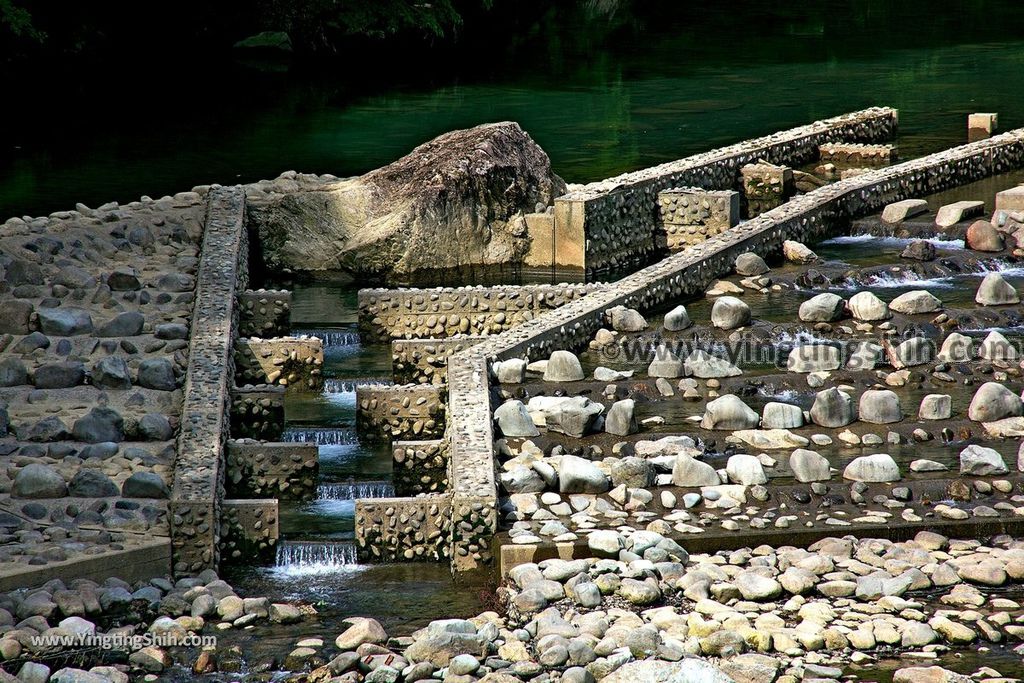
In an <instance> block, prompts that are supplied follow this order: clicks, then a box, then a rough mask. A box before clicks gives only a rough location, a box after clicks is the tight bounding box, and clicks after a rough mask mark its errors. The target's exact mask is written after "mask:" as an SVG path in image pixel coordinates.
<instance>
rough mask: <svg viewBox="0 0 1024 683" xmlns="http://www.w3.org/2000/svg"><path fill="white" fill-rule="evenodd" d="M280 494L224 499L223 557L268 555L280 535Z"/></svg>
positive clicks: (222, 513)
mask: <svg viewBox="0 0 1024 683" xmlns="http://www.w3.org/2000/svg"><path fill="white" fill-rule="evenodd" d="M278 520H279V515H278V507H277V499H276V498H251V499H246V500H238V499H232V498H226V499H224V504H223V506H222V509H221V545H220V554H221V557H224V558H230V559H238V558H241V557H245V558H252V557H260V556H267V555H269V554H270V552H271V551H272V550H273V549H274V548H275V547H276V546H277V541H278V539H279V538H280V530H279V527H278Z"/></svg>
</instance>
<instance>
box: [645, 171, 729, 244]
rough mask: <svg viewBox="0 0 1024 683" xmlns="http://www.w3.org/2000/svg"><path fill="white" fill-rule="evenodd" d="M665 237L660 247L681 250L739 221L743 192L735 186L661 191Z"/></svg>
mask: <svg viewBox="0 0 1024 683" xmlns="http://www.w3.org/2000/svg"><path fill="white" fill-rule="evenodd" d="M658 215H659V218H660V220H661V226H662V231H661V232H662V233H663V235H664V236H663V237H658V238H656V242H657V243H658V247H659V249H660V248H665V249H668V250H669V251H679V250H680V249H685V248H686V247H688V246H689V245H691V244H697V243H698V242H703V241H704V240H706V239H707V238H708V237H710V236H711V235H717V234H718V233H720V232H723V231H725V230H728V229H729V228H731V227H733V226H734V225H736V224H737V223H739V221H740V195H739V192H736V191H735V190H702V189H700V188H696V187H685V188H677V189H672V190H665V191H664V192H660V193H658Z"/></svg>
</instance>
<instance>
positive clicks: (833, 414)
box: [811, 387, 857, 429]
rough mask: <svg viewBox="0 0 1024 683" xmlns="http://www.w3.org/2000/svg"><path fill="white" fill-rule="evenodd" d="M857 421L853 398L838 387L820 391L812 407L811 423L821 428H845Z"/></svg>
mask: <svg viewBox="0 0 1024 683" xmlns="http://www.w3.org/2000/svg"><path fill="white" fill-rule="evenodd" d="M856 419H857V410H856V408H855V406H854V403H853V398H851V397H850V395H849V394H847V393H846V392H845V391H840V390H839V389H837V388H836V387H832V388H830V389H825V390H824V391H819V392H818V394H817V395H816V396H815V397H814V404H813V405H812V406H811V422H813V423H814V424H816V425H819V426H821V427H828V428H830V429H835V428H837V427H845V426H846V425H848V424H850V423H852V422H853V421H854V420H856Z"/></svg>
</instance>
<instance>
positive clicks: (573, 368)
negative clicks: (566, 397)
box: [544, 351, 584, 382]
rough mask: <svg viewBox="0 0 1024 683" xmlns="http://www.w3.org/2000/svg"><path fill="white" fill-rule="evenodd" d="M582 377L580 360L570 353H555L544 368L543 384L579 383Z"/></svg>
mask: <svg viewBox="0 0 1024 683" xmlns="http://www.w3.org/2000/svg"><path fill="white" fill-rule="evenodd" d="M583 376H584V375H583V366H582V365H580V359H579V358H577V357H576V354H575V353H573V352H571V351H555V352H554V353H552V354H551V357H550V358H548V364H547V366H545V368H544V381H545V382H579V381H580V380H582V379H583Z"/></svg>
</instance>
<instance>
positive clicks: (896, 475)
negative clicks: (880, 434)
mask: <svg viewBox="0 0 1024 683" xmlns="http://www.w3.org/2000/svg"><path fill="white" fill-rule="evenodd" d="M843 478H845V479H849V480H851V481H863V482H866V483H869V484H870V483H882V482H889V481H899V480H900V468H899V465H897V464H896V461H895V460H893V459H892V456H891V455H888V454H886V453H875V454H874V455H862V456H860V457H859V458H854V459H853V460H851V461H850V464H849V465H847V466H846V469H845V470H843Z"/></svg>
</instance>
